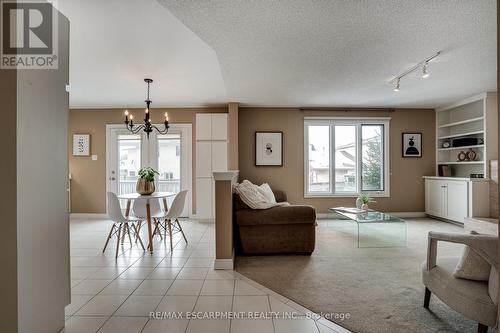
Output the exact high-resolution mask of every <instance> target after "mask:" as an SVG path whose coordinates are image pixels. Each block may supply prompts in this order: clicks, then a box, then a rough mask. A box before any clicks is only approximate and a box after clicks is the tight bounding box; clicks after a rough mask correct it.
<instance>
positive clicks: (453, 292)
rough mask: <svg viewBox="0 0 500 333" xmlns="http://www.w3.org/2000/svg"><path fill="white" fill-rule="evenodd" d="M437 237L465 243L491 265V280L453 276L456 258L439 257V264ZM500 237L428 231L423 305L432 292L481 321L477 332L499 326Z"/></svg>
mask: <svg viewBox="0 0 500 333" xmlns="http://www.w3.org/2000/svg"><path fill="white" fill-rule="evenodd" d="M438 241H444V242H452V243H459V244H465V245H467V246H469V247H470V249H471V250H473V251H474V252H475V253H476V254H478V255H480V256H481V257H482V258H484V259H485V260H486V261H487V262H488V263H489V264H490V265H491V267H492V269H491V271H490V276H489V280H488V281H473V280H467V279H460V278H456V277H454V276H453V271H454V269H455V267H456V264H457V260H456V259H451V260H450V259H440V260H439V261H438V263H437V264H436V257H437V243H438ZM497 242H498V238H497V237H496V236H492V235H479V234H476V235H467V234H450V233H440V232H432V231H431V232H429V243H428V248H427V261H426V262H424V264H423V265H422V281H423V283H424V285H425V296H424V307H425V308H426V309H428V308H429V301H430V298H431V294H434V295H435V296H437V297H438V298H439V299H440V300H442V301H443V302H444V303H446V304H447V305H448V306H449V307H450V308H452V309H454V310H455V311H457V312H459V313H461V314H462V315H464V316H465V317H467V318H469V319H471V320H474V321H477V322H478V329H477V332H478V333H486V332H487V331H488V327H494V328H496V327H497V326H498V318H497V313H498V300H497V293H498V258H497Z"/></svg>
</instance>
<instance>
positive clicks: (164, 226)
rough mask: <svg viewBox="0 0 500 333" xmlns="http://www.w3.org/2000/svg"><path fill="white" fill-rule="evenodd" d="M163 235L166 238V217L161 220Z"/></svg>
mask: <svg viewBox="0 0 500 333" xmlns="http://www.w3.org/2000/svg"><path fill="white" fill-rule="evenodd" d="M163 237H165V240H166V239H167V219H165V220H163Z"/></svg>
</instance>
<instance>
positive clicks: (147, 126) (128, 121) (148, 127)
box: [125, 79, 170, 139]
mask: <svg viewBox="0 0 500 333" xmlns="http://www.w3.org/2000/svg"><path fill="white" fill-rule="evenodd" d="M144 82H146V83H147V84H148V97H147V98H146V100H145V102H146V110H145V115H144V125H142V124H141V125H135V124H134V116H133V115H129V113H128V110H125V126H126V127H127V129H128V130H129V131H130V132H132V133H134V134H137V133H139V132H140V131H141V130H142V131H144V132H146V135H147V136H148V139H149V133H151V132H153V129H155V130H156V131H158V133H159V134H167V133H168V129H169V127H170V126H169V125H168V113H167V112H165V120H164V121H163V124H164V125H165V128H164V129H163V130H160V129H159V128H158V127H156V126H155V125H153V124H151V110H150V109H149V105H150V104H151V100H150V99H149V85H150V84H151V82H153V80H152V79H144Z"/></svg>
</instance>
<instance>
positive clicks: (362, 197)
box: [356, 193, 377, 210]
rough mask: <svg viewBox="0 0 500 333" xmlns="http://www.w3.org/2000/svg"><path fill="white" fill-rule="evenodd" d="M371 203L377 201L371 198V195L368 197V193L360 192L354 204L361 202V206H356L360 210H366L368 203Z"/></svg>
mask: <svg viewBox="0 0 500 333" xmlns="http://www.w3.org/2000/svg"><path fill="white" fill-rule="evenodd" d="M371 203H377V202H376V201H375V200H373V198H372V197H370V196H369V195H368V194H363V193H362V194H361V195H360V196H359V197H358V199H356V206H358V205H359V204H361V207H358V208H360V209H362V210H368V205H369V204H371Z"/></svg>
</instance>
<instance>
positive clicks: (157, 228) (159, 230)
mask: <svg viewBox="0 0 500 333" xmlns="http://www.w3.org/2000/svg"><path fill="white" fill-rule="evenodd" d="M159 224H160V223H159V222H158V219H155V230H154V231H153V235H156V233H158V235H160V239H161V240H163V236H162V235H161V228H160V226H159Z"/></svg>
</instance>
